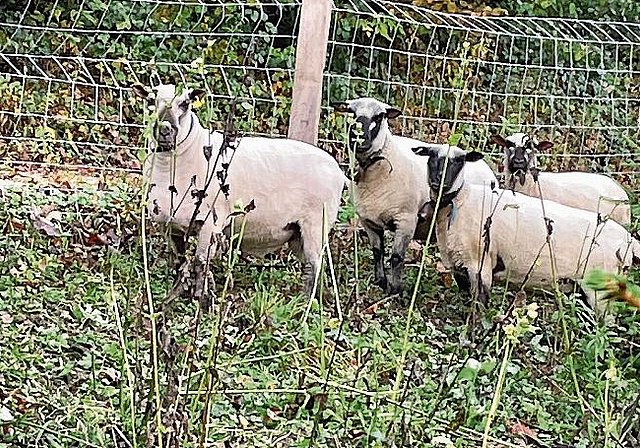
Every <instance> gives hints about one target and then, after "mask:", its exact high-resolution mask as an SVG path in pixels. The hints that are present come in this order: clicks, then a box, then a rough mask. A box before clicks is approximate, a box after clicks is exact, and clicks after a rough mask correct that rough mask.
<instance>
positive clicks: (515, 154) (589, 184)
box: [492, 132, 631, 225]
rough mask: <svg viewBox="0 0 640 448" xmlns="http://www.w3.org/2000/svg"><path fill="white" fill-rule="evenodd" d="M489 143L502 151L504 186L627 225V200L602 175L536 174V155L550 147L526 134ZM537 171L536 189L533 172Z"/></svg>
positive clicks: (628, 219)
mask: <svg viewBox="0 0 640 448" xmlns="http://www.w3.org/2000/svg"><path fill="white" fill-rule="evenodd" d="M492 140H493V142H494V143H495V144H497V145H498V146H501V147H502V148H504V151H505V164H504V165H505V171H506V174H507V185H508V187H509V188H512V189H513V190H514V191H517V192H519V193H523V194H526V195H527V196H535V197H540V190H541V191H542V197H543V198H544V199H549V200H551V201H555V202H559V203H560V204H564V205H568V206H569V207H575V208H579V209H582V210H588V211H591V212H596V213H600V215H601V216H602V217H603V218H604V217H610V218H611V219H613V220H615V221H617V222H618V223H620V224H622V225H629V224H630V223H631V210H630V207H629V203H628V202H629V197H628V196H627V193H626V192H625V191H624V189H623V188H622V187H621V186H620V185H619V184H618V183H617V182H616V181H615V180H613V179H611V178H610V177H608V176H605V175H603V174H596V173H584V172H579V171H571V172H562V173H552V172H547V171H540V172H537V170H536V166H537V164H536V153H537V151H544V150H546V149H549V148H551V147H552V146H553V143H552V142H548V141H542V142H537V141H536V140H535V139H533V138H531V137H530V136H528V135H527V134H524V133H521V132H519V133H517V134H513V135H511V136H509V137H507V138H506V139H504V138H502V137H500V136H499V135H494V136H493V137H492ZM536 172H537V176H538V182H539V184H540V190H538V185H537V184H536V182H535V178H534V175H533V173H536Z"/></svg>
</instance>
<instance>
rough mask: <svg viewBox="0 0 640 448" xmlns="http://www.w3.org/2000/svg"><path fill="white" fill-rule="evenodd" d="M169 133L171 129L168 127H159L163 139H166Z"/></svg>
mask: <svg viewBox="0 0 640 448" xmlns="http://www.w3.org/2000/svg"><path fill="white" fill-rule="evenodd" d="M170 133H171V128H170V127H169V126H165V125H162V126H161V127H160V135H161V136H163V137H168V136H169V134H170Z"/></svg>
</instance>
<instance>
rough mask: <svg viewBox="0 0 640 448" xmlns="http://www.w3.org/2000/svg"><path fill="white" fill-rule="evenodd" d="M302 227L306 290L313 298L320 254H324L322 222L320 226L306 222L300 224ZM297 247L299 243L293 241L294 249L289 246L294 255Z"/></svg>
mask: <svg viewBox="0 0 640 448" xmlns="http://www.w3.org/2000/svg"><path fill="white" fill-rule="evenodd" d="M299 225H300V239H301V240H302V257H301V259H302V260H301V261H302V262H303V263H304V269H303V278H304V290H305V292H306V293H307V295H309V296H311V294H312V293H313V286H314V284H315V282H316V275H317V274H318V268H319V266H320V253H321V252H322V221H321V220H320V221H319V223H318V225H316V224H315V223H314V224H313V225H309V224H308V223H306V222H301V223H299ZM296 245H298V243H297V242H296V241H295V237H294V241H293V247H292V246H291V242H290V243H289V246H290V247H292V249H293V250H294V253H295V252H297V251H298V250H296V249H297V248H296Z"/></svg>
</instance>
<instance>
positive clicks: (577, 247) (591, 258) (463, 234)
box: [415, 147, 640, 309]
mask: <svg viewBox="0 0 640 448" xmlns="http://www.w3.org/2000/svg"><path fill="white" fill-rule="evenodd" d="M415 151H416V153H418V154H420V155H426V156H429V159H428V160H429V162H428V163H429V174H430V177H429V184H430V186H431V190H432V192H433V191H437V189H438V188H439V186H440V182H441V180H442V175H443V168H444V161H445V159H447V158H448V164H447V168H446V173H445V176H444V186H443V191H444V192H445V193H446V194H447V195H450V196H451V197H452V200H451V204H449V205H446V206H445V207H444V208H442V209H440V210H439V211H438V215H437V227H436V232H437V239H438V247H439V249H440V251H441V252H443V253H446V255H447V256H448V257H449V259H450V260H451V261H452V262H453V264H454V265H455V267H456V268H457V269H458V270H459V271H462V272H464V271H465V270H466V274H467V276H468V280H469V282H470V286H471V291H472V293H473V295H474V296H477V297H478V298H479V299H480V300H482V301H484V302H485V303H486V301H487V299H488V295H489V288H490V287H491V285H492V282H493V280H494V279H496V280H498V281H505V280H507V279H508V283H509V284H510V285H514V284H515V285H524V284H525V283H526V284H527V285H528V286H529V287H550V286H552V285H553V278H554V276H553V275H552V274H553V272H554V271H555V279H557V280H564V279H567V280H575V281H577V282H578V284H580V281H581V280H582V278H583V276H584V273H585V271H587V270H591V269H593V268H599V269H603V270H605V271H609V272H616V271H618V270H620V269H625V268H628V267H629V266H630V265H631V264H632V263H633V262H637V259H638V257H640V244H639V243H638V241H637V240H636V239H635V238H633V237H632V236H631V235H630V234H629V232H628V231H627V230H626V229H625V228H624V227H622V226H621V225H620V224H618V223H617V222H615V221H613V220H606V221H604V222H602V221H601V220H599V219H598V215H597V213H594V212H591V211H586V210H580V209H576V208H572V207H568V206H566V205H562V204H559V203H556V202H553V201H548V200H545V201H544V211H543V208H542V204H541V200H540V199H539V198H534V197H531V196H527V195H524V194H521V193H517V192H513V193H511V192H505V191H504V190H501V189H499V188H495V189H489V188H486V187H483V186H479V185H473V184H469V183H467V182H464V173H463V171H464V170H465V169H466V167H467V166H468V165H471V164H472V163H478V162H477V160H481V159H482V157H483V156H482V154H480V153H478V152H465V151H463V150H460V149H459V148H451V149H444V148H443V149H440V150H435V149H434V148H431V147H422V148H416V149H415ZM474 161H475V162H474ZM492 211H493V213H492V214H491V212H492ZM488 218H490V219H488ZM547 232H550V235H549V237H550V242H551V244H550V245H551V250H552V252H553V257H551V256H550V254H549V250H548V248H546V247H545V242H546V238H547ZM441 234H444V237H443V238H441ZM442 242H444V244H443V243H442ZM485 246H486V247H485ZM552 260H554V263H553V271H552ZM583 290H584V292H585V295H586V296H587V299H588V300H589V302H590V304H591V305H592V306H594V307H596V309H599V307H600V304H599V303H598V302H597V301H596V295H595V293H594V292H593V291H590V290H586V289H584V288H583Z"/></svg>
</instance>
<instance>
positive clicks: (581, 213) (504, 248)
mask: <svg viewBox="0 0 640 448" xmlns="http://www.w3.org/2000/svg"><path fill="white" fill-rule="evenodd" d="M544 207H545V214H544V215H543V213H542V205H541V201H540V199H539V198H534V197H530V196H526V195H522V194H516V195H513V194H512V193H511V192H509V191H506V192H505V193H504V195H503V199H501V202H500V204H499V205H498V207H496V213H497V214H498V217H497V218H495V219H494V220H493V224H492V232H491V235H492V242H495V243H496V244H497V245H498V246H499V247H498V252H499V253H500V255H501V256H502V258H503V262H504V263H505V266H507V267H508V268H509V267H510V268H511V272H510V274H509V278H510V279H511V280H513V281H516V282H518V281H522V280H524V278H525V276H526V275H527V273H528V272H529V269H530V268H531V267H532V266H534V268H533V271H532V272H531V278H530V280H529V281H530V283H531V284H532V285H548V284H550V281H551V279H552V277H551V274H552V272H551V263H550V256H549V251H548V248H547V247H546V246H545V241H546V234H547V227H546V223H545V221H544V217H545V216H546V217H547V218H548V219H550V220H551V221H552V234H551V241H552V246H553V250H554V255H555V260H556V268H557V272H556V276H557V278H559V279H560V278H579V277H581V276H582V275H583V272H584V269H585V267H586V268H587V269H588V268H593V267H599V268H601V269H605V270H611V271H615V270H616V269H617V265H618V258H617V255H616V251H617V250H618V249H619V248H620V247H623V246H624V245H625V244H629V241H630V239H629V238H630V235H629V234H628V232H627V231H626V230H625V229H624V228H623V227H622V226H620V225H619V224H618V223H616V222H615V221H612V220H609V221H607V222H606V223H605V224H603V225H601V227H598V229H597V230H596V224H597V215H596V214H595V213H593V212H589V211H585V210H580V209H576V208H573V207H568V206H566V205H563V204H559V203H557V202H553V201H550V200H545V201H544ZM594 232H595V235H596V237H595V243H594V244H592V241H594ZM538 253H539V254H540V256H539V257H538ZM536 258H538V261H537V262H536ZM630 261H631V259H630V255H629V256H627V257H625V261H624V263H625V264H626V265H628V264H630ZM506 275H507V272H504V273H503V274H502V276H506Z"/></svg>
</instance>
